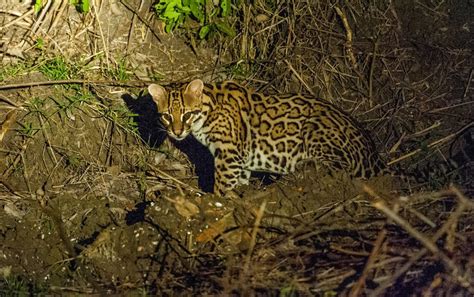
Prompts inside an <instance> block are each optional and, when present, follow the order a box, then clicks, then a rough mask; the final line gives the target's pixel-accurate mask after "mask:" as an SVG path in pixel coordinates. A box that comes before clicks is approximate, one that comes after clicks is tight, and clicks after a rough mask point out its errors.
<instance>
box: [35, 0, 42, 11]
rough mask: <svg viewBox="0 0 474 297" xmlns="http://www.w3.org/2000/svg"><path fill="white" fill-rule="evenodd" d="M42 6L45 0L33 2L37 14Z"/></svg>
mask: <svg viewBox="0 0 474 297" xmlns="http://www.w3.org/2000/svg"><path fill="white" fill-rule="evenodd" d="M41 8H43V1H42V0H36V1H35V2H34V4H33V12H34V13H35V14H38V12H40V11H41Z"/></svg>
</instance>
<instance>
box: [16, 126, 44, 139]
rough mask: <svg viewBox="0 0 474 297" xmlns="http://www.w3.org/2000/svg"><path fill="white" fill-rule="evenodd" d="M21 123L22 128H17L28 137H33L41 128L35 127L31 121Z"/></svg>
mask: <svg viewBox="0 0 474 297" xmlns="http://www.w3.org/2000/svg"><path fill="white" fill-rule="evenodd" d="M20 125H21V128H18V129H17V131H18V133H20V135H23V136H25V137H28V138H30V137H33V135H35V134H36V132H38V131H39V130H41V129H39V128H36V127H33V123H30V122H27V123H24V124H21V123H20Z"/></svg>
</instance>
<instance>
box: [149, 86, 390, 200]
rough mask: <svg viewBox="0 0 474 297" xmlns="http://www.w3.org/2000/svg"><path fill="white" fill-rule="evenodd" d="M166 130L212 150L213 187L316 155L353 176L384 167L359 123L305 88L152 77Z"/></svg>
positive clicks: (227, 186)
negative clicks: (166, 82) (263, 88)
mask: <svg viewBox="0 0 474 297" xmlns="http://www.w3.org/2000/svg"><path fill="white" fill-rule="evenodd" d="M148 91H149V93H150V94H151V96H152V97H153V100H154V101H155V103H156V105H157V107H158V112H159V113H160V116H161V121H162V122H163V125H164V127H165V128H166V130H167V132H168V134H169V135H170V136H171V137H173V138H175V139H177V140H182V139H184V138H185V137H186V136H188V135H189V134H193V135H194V137H196V139H197V140H199V141H200V142H201V143H202V144H204V145H205V146H207V147H208V148H209V150H210V151H211V153H212V155H213V156H214V158H215V175H214V177H215V184H214V192H215V193H218V194H221V195H222V194H224V193H225V192H226V191H229V190H232V189H233V188H235V186H236V185H238V184H239V183H242V184H246V183H248V180H249V178H250V172H251V171H266V172H274V173H281V174H284V173H288V172H292V171H294V170H295V167H296V164H297V163H298V162H299V161H302V160H307V159H313V160H316V161H317V162H320V164H324V165H326V166H328V167H329V168H330V169H343V170H346V171H347V172H348V173H349V174H350V175H351V176H353V177H362V178H369V177H372V176H375V175H377V174H378V173H379V172H380V171H382V170H384V167H385V166H384V163H383V162H382V161H381V159H380V156H379V154H378V153H377V151H376V149H375V145H374V143H373V141H372V139H371V138H370V136H369V135H368V134H367V133H366V131H365V130H364V129H362V128H361V126H360V125H359V124H358V123H357V122H356V121H355V120H354V119H353V118H351V117H350V116H349V115H348V114H346V113H345V112H343V111H342V110H340V109H339V108H337V107H336V106H334V105H333V104H331V103H329V102H327V101H324V100H321V99H318V98H315V97H313V96H307V95H295V94H292V95H271V96H267V95H263V94H261V93H258V92H255V91H253V90H251V89H248V88H246V87H243V86H241V85H239V84H237V83H235V82H222V83H214V84H205V83H203V82H202V81H201V80H199V79H196V80H193V81H192V82H190V83H188V84H183V85H181V86H179V87H176V88H174V89H165V88H164V87H162V86H159V85H156V84H152V85H150V86H149V87H148Z"/></svg>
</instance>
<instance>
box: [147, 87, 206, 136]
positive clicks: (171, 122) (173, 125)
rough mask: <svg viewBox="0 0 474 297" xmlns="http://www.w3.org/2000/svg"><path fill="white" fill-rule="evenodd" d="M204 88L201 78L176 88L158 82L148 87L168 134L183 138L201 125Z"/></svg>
mask: <svg viewBox="0 0 474 297" xmlns="http://www.w3.org/2000/svg"><path fill="white" fill-rule="evenodd" d="M203 89H204V83H203V82H202V80H200V79H196V80H193V81H192V82H190V83H188V84H187V85H185V86H183V87H182V88H180V89H175V90H166V89H165V88H163V87H162V86H160V85H156V84H151V85H150V86H149V87H148V92H149V93H150V95H151V96H152V98H153V101H155V103H156V106H157V107H158V113H159V114H160V117H161V122H162V123H163V125H164V127H165V128H166V131H167V132H168V135H170V136H171V137H173V138H174V139H177V140H183V139H184V138H185V137H186V136H188V135H189V133H191V132H192V131H193V128H194V129H195V128H196V125H199V123H198V122H199V119H201V116H200V115H201V110H202V96H203Z"/></svg>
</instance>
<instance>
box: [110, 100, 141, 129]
mask: <svg viewBox="0 0 474 297" xmlns="http://www.w3.org/2000/svg"><path fill="white" fill-rule="evenodd" d="M103 113H104V116H105V117H106V118H108V119H109V120H111V121H113V122H114V123H116V124H117V125H118V126H120V127H122V128H124V129H125V130H127V131H129V132H133V133H138V124H137V121H136V120H135V118H136V117H137V116H138V114H136V113H133V112H131V111H130V110H129V109H128V108H127V107H125V106H123V105H118V106H114V107H110V108H104V109H103Z"/></svg>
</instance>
